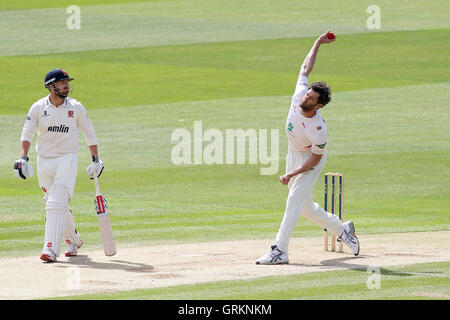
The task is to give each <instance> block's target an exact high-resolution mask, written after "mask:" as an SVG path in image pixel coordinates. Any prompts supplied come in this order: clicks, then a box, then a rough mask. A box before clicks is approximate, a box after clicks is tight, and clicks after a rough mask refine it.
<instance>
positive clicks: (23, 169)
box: [14, 155, 33, 180]
mask: <svg viewBox="0 0 450 320" xmlns="http://www.w3.org/2000/svg"><path fill="white" fill-rule="evenodd" d="M28 160H29V159H28V157H27V156H26V155H21V156H20V159H19V160H17V161H16V162H14V174H15V175H16V177H18V178H22V179H23V180H26V179H27V177H32V176H33V167H32V166H31V164H29V163H28Z"/></svg>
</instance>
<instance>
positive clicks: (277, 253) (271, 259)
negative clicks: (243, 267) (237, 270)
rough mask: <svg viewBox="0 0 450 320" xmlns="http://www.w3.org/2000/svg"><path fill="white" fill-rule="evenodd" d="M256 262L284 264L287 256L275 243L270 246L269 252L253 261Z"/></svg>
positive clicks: (287, 259)
mask: <svg viewBox="0 0 450 320" xmlns="http://www.w3.org/2000/svg"><path fill="white" fill-rule="evenodd" d="M255 263H256V264H286V263H289V258H288V256H287V254H286V253H284V252H283V251H281V250H279V249H278V247H277V246H276V245H273V246H271V247H270V252H268V253H266V254H265V255H263V256H262V257H261V258H259V259H257V260H256V261H255Z"/></svg>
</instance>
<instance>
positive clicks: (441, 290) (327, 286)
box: [61, 262, 450, 300]
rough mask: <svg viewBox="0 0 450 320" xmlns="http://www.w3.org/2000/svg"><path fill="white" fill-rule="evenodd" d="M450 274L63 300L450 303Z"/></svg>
mask: <svg viewBox="0 0 450 320" xmlns="http://www.w3.org/2000/svg"><path fill="white" fill-rule="evenodd" d="M449 270H450V263H449V262H440V263H426V264H417V265H412V266H411V265H410V266H401V267H395V268H379V269H375V268H374V269H354V270H345V271H328V272H312V273H307V274H299V275H291V276H280V277H262V278H257V279H250V280H236V281H222V282H214V283H203V284H197V285H182V286H174V287H168V288H155V289H148V290H135V291H122V292H117V293H112V294H101V295H99V294H97V295H80V296H71V297H64V298H61V299H62V300H64V299H70V300H77V299H81V300H89V299H106V300H113V299H133V300H140V299H145V300H156V299H161V300H198V299H200V300H204V299H205V298H207V299H211V300H212V299H215V300H274V299H283V300H288V299H304V300H374V299H378V300H430V299H431V300H444V299H449V298H450V289H449V286H448V279H449V278H450V272H449Z"/></svg>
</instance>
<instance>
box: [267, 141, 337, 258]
mask: <svg viewBox="0 0 450 320" xmlns="http://www.w3.org/2000/svg"><path fill="white" fill-rule="evenodd" d="M310 157H311V152H309V151H294V150H289V151H288V154H287V157H286V173H287V172H290V171H292V170H294V169H297V168H298V167H300V166H301V165H302V164H303V163H305V162H306V161H307V160H308V159H309V158H310ZM326 161H327V155H326V154H324V155H323V157H322V159H321V160H320V162H319V164H318V165H317V166H315V167H314V168H313V169H312V170H309V171H308V172H305V173H302V174H299V175H297V176H296V177H294V178H293V179H291V180H290V181H289V184H288V188H289V195H288V198H287V201H286V211H285V212H284V217H283V221H282V222H281V226H280V229H279V231H278V234H277V237H276V243H275V244H276V245H277V246H278V248H279V249H280V250H281V251H284V252H285V253H286V254H287V253H288V248H289V240H290V238H291V234H292V232H293V231H294V229H295V226H296V225H297V221H298V219H299V218H300V216H304V217H305V218H306V219H308V220H310V221H311V222H313V223H314V224H316V225H317V226H319V227H321V228H326V229H328V231H329V232H331V233H333V234H334V235H336V237H339V236H340V235H341V234H342V233H343V232H344V226H343V225H342V222H341V221H340V220H339V218H338V217H337V216H336V215H334V214H331V213H329V212H326V211H325V210H324V209H323V208H321V207H320V205H319V204H317V203H315V202H314V201H313V197H312V195H313V190H314V185H315V184H316V182H317V178H318V177H319V176H320V173H321V171H322V169H323V167H324V166H325V163H326Z"/></svg>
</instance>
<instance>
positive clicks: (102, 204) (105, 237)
mask: <svg viewBox="0 0 450 320" xmlns="http://www.w3.org/2000/svg"><path fill="white" fill-rule="evenodd" d="M94 182H95V193H96V196H95V199H94V204H95V210H96V211H97V219H98V226H99V228H100V235H101V237H102V242H103V249H104V250H105V255H107V256H113V255H115V254H116V253H117V251H116V244H115V243H114V237H113V233H112V228H111V221H110V219H109V214H108V206H107V204H106V199H105V197H104V196H103V195H102V193H101V192H100V185H99V183H98V178H97V177H96V176H94Z"/></svg>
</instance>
